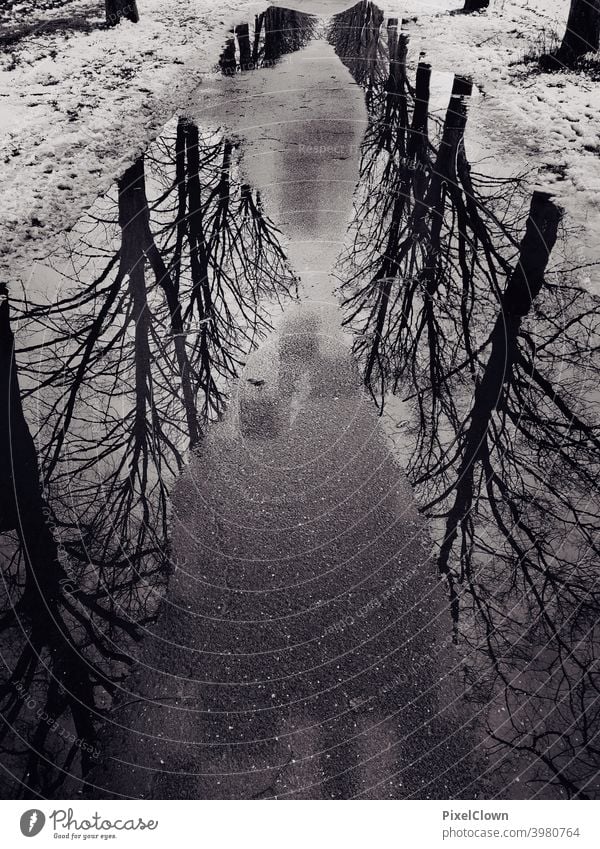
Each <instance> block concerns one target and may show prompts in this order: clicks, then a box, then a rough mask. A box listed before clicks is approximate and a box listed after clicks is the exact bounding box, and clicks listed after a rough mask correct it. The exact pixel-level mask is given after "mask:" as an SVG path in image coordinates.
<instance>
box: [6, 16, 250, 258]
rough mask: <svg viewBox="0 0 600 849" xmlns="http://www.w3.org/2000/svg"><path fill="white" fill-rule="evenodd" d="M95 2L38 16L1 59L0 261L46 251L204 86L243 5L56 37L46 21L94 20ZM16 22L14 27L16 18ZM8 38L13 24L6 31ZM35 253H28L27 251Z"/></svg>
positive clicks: (145, 17) (12, 22)
mask: <svg viewBox="0 0 600 849" xmlns="http://www.w3.org/2000/svg"><path fill="white" fill-rule="evenodd" d="M101 6H102V4H100V6H99V4H98V2H97V0H76V2H74V3H67V4H65V5H63V6H61V7H57V8H56V9H54V10H50V11H48V12H47V13H44V14H43V16H42V17H41V18H38V20H39V28H38V29H36V30H35V32H34V33H32V34H31V35H28V36H26V37H25V38H23V39H21V40H19V41H17V42H16V43H15V44H14V45H13V46H12V47H11V48H9V49H7V50H5V51H4V53H3V54H2V55H1V56H0V150H1V151H2V156H1V160H0V169H1V170H0V183H1V186H2V189H1V204H0V207H1V209H0V233H1V235H0V254H1V255H2V258H3V262H2V264H3V265H4V268H5V269H6V266H7V265H8V264H9V260H11V262H12V260H14V259H16V257H17V256H19V257H22V256H25V257H26V258H29V257H30V256H32V255H33V253H34V250H35V251H36V252H38V253H39V251H40V250H41V251H42V252H43V251H45V250H47V249H48V247H49V239H50V238H51V237H52V235H53V234H54V233H56V232H57V231H59V230H61V229H64V228H65V227H69V226H72V225H73V224H74V223H75V221H77V219H78V217H79V216H80V215H81V213H82V212H83V211H84V210H85V209H86V208H88V207H89V206H90V205H91V203H92V202H93V200H94V198H95V197H96V196H97V195H98V194H100V193H101V192H103V191H105V190H106V189H107V188H108V187H109V186H110V184H111V183H112V181H113V179H114V177H115V176H116V175H117V174H118V173H119V172H121V171H122V170H124V168H125V166H126V165H127V164H128V163H129V162H131V160H133V159H134V158H135V156H136V155H137V154H138V153H139V152H140V151H141V150H142V149H143V147H144V145H145V144H146V143H147V142H148V141H149V140H150V139H151V138H152V137H154V136H155V135H156V134H157V132H158V131H159V130H160V128H161V127H162V125H163V124H164V123H165V122H166V121H167V120H168V119H169V118H170V117H171V116H172V115H173V114H174V113H175V112H176V111H177V110H178V109H179V108H182V107H183V105H184V104H185V103H186V101H187V98H188V97H189V95H190V92H191V91H193V90H194V88H195V87H197V86H198V85H201V84H202V79H203V77H204V76H205V74H206V72H207V71H210V70H211V69H212V66H213V65H214V63H215V62H216V60H217V59H218V56H219V51H220V48H221V46H222V42H223V37H224V34H225V33H226V31H227V28H228V27H229V26H230V25H231V24H232V22H233V21H234V20H238V19H239V18H240V16H242V17H245V15H246V14H247V12H248V10H249V9H251V7H250V6H249V4H248V3H247V2H244V0H223V2H222V3H220V4H219V9H218V11H215V10H214V9H211V5H210V3H209V2H208V0H168V1H167V0H141V2H140V4H139V6H140V10H141V19H140V22H139V23H138V24H132V23H129V22H127V21H125V22H123V23H121V24H120V25H119V26H118V27H116V28H115V29H113V30H105V29H97V30H94V31H92V32H89V33H85V32H81V31H79V30H75V31H66V32H64V31H53V30H52V29H50V28H48V21H49V19H51V18H52V17H53V16H59V15H60V17H66V16H68V14H70V13H72V14H77V15H78V16H79V15H81V13H82V10H85V8H86V7H87V9H88V10H89V19H90V20H94V19H97V20H98V21H100V20H101V13H102V8H101ZM21 20H22V18H21ZM11 24H12V25H13V26H15V25H16V20H15V19H13V20H12V21H11ZM34 240H35V241H36V243H37V244H36V246H35V247H34V246H33V245H32V242H33V241H34Z"/></svg>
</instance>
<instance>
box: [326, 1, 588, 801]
mask: <svg viewBox="0 0 600 849" xmlns="http://www.w3.org/2000/svg"><path fill="white" fill-rule="evenodd" d="M330 39H331V41H332V43H333V44H334V45H335V48H336V51H337V52H338V55H339V56H340V58H341V59H342V61H343V62H344V63H345V64H346V65H347V66H348V68H349V69H350V71H351V73H352V74H353V76H354V78H355V79H356V81H357V83H359V84H360V85H361V86H362V87H363V88H364V90H365V96H366V99H367V104H368V107H369V112H370V125H369V129H368V131H367V134H366V136H365V139H364V142H363V145H362V151H361V180H360V184H359V188H358V191H357V195H356V207H355V220H354V222H353V224H352V228H351V234H350V235H351V239H350V242H349V246H348V249H347V251H346V252H345V254H344V255H343V256H342V257H341V259H340V263H339V268H338V274H339V278H340V281H341V288H340V291H341V294H342V297H343V299H344V308H345V312H346V318H345V322H346V324H347V326H348V327H350V328H351V329H352V331H353V334H354V351H355V354H356V356H357V358H358V360H359V362H360V364H361V369H362V375H363V380H364V384H365V387H366V388H367V389H368V391H369V392H370V394H371V396H372V397H373V400H374V402H375V403H376V404H377V405H378V407H379V409H380V410H381V411H382V413H384V411H387V412H388V416H389V420H390V426H391V427H392V428H395V429H396V433H397V439H396V441H397V444H398V445H399V446H400V451H401V453H402V455H403V457H404V462H405V463H406V467H407V470H408V474H409V478H410V480H411V482H412V483H413V486H414V488H415V492H416V494H417V498H418V501H419V504H420V506H421V510H422V512H423V513H424V514H425V515H426V516H427V517H428V519H429V520H430V526H431V527H432V529H433V532H434V537H435V539H436V541H437V543H438V555H437V568H438V570H439V572H440V574H442V575H444V576H445V577H446V580H447V584H448V593H449V599H450V602H451V606H452V614H453V619H454V626H455V631H456V639H457V641H458V642H459V644H462V645H464V646H465V647H467V646H468V647H469V649H472V650H473V654H472V655H471V658H472V660H470V661H469V664H468V665H466V666H465V669H464V683H465V692H466V694H467V698H469V699H471V700H473V701H475V702H477V703H479V704H481V705H485V706H489V709H487V708H486V720H485V726H486V731H487V734H488V735H489V748H490V751H492V752H493V754H494V758H493V763H494V766H495V767H500V768H501V770H502V775H503V776H505V780H506V781H507V782H510V781H511V780H514V777H515V776H517V777H519V778H520V782H519V784H520V786H518V787H516V788H515V789H514V790H513V793H514V795H515V796H517V797H519V796H521V795H523V794H525V795H535V794H536V793H539V795H540V796H542V797H544V796H546V795H547V794H549V793H550V794H552V793H553V792H555V791H556V792H558V793H559V794H560V795H569V796H571V795H580V796H584V795H586V794H589V795H590V796H595V795H596V794H597V791H598V766H599V759H598V749H597V744H598V739H599V738H598V735H599V732H600V726H599V724H598V713H597V705H598V695H599V690H598V687H599V684H600V679H599V678H598V675H597V657H598V654H597V653H598V630H597V621H598V612H599V602H600V596H599V593H598V566H599V562H598V516H599V507H600V498H599V496H600V490H599V477H598V471H599V469H598V462H599V458H600V455H599V453H598V449H599V448H600V441H599V438H600V431H599V428H598V401H599V395H598V390H597V386H598V374H599V372H598V368H599V365H600V363H599V360H598V342H599V336H598V328H599V319H600V301H599V299H598V298H597V297H596V296H594V295H592V294H590V292H589V282H590V277H589V275H590V273H592V274H595V275H597V268H596V269H593V270H592V271H591V270H590V269H589V268H584V267H581V266H579V263H578V261H577V258H576V253H575V251H574V249H573V248H572V247H571V245H570V244H569V242H568V240H567V239H566V238H565V235H564V230H563V227H562V224H561V221H560V219H561V214H560V210H558V209H557V208H556V206H555V205H553V204H552V202H551V201H549V200H548V199H546V198H545V197H544V196H543V195H537V196H535V198H533V199H532V197H531V194H530V192H528V191H527V190H526V189H525V187H524V181H523V180H522V179H521V178H520V177H519V176H515V177H514V178H506V179H500V178H496V177H494V176H493V174H492V175H490V173H489V172H488V173H487V174H485V173H480V172H478V170H477V168H476V167H473V166H472V165H471V163H470V162H469V159H468V154H467V150H466V149H465V145H464V141H463V136H464V130H465V127H466V123H467V120H468V111H469V100H470V93H471V85H470V82H469V81H468V80H465V79H462V78H460V77H455V80H454V88H453V93H452V96H451V98H450V101H449V104H448V109H447V112H446V115H445V117H444V118H443V120H433V119H432V116H431V115H428V99H429V90H430V80H431V68H430V67H429V65H427V64H426V63H421V64H420V65H419V66H418V68H417V69H416V74H412V73H407V71H406V68H405V64H404V56H405V54H406V48H407V41H406V36H403V35H402V34H401V33H400V34H399V33H398V29H397V26H396V22H395V21H391V22H389V21H388V22H387V23H386V22H384V20H383V15H382V14H381V13H380V12H379V11H378V10H377V8H376V7H374V6H373V5H372V4H369V3H363V4H359V5H358V6H355V7H353V9H351V10H349V11H348V12H345V13H342V14H340V15H338V16H337V17H336V19H335V22H334V24H333V26H332V27H331V30H330ZM528 214H529V215H530V218H529V221H528V222H527V225H526V219H527V216H528ZM586 278H587V280H586ZM398 400H399V401H400V402H401V403H400V404H398V403H397V402H398ZM388 407H389V410H388Z"/></svg>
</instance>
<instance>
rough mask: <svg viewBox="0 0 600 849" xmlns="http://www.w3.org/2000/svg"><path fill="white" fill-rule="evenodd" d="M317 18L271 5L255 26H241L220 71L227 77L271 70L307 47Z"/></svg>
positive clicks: (225, 52) (234, 33) (233, 32)
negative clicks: (242, 72) (289, 54)
mask: <svg viewBox="0 0 600 849" xmlns="http://www.w3.org/2000/svg"><path fill="white" fill-rule="evenodd" d="M316 28H317V18H316V17H315V16H314V15H307V14H305V13H303V12H298V11H296V10H294V9H285V8H281V7H280V6H269V7H268V8H267V9H266V10H265V11H264V12H261V13H260V14H258V15H255V17H254V21H253V23H251V24H250V23H242V24H238V25H237V26H235V27H234V28H233V29H232V30H231V35H230V37H229V38H228V39H227V43H226V45H225V47H224V48H223V52H222V53H221V57H220V59H219V69H220V71H221V73H222V74H224V75H226V76H233V75H235V74H237V73H239V72H240V71H253V70H256V69H257V68H271V67H273V66H274V65H276V64H277V63H278V62H279V61H280V60H281V59H282V58H283V57H284V56H286V55H287V54H288V53H294V52H295V51H297V50H301V49H302V48H303V47H305V46H306V45H307V44H308V42H309V41H310V39H311V38H312V37H313V36H314V34H315V32H316Z"/></svg>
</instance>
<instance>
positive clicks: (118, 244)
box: [3, 118, 296, 793]
mask: <svg viewBox="0 0 600 849" xmlns="http://www.w3.org/2000/svg"><path fill="white" fill-rule="evenodd" d="M237 159H238V151H237V148H236V145H235V143H234V142H233V141H232V140H231V139H230V138H228V137H227V136H226V135H224V134H223V132H221V131H220V130H218V129H215V130H208V129H200V128H199V127H198V126H197V125H196V124H195V123H193V122H192V121H191V120H188V119H184V118H182V119H179V120H175V121H173V122H171V124H170V125H169V126H168V127H167V128H165V131H164V133H163V134H162V135H161V136H160V138H159V139H158V140H157V141H156V142H155V143H154V144H152V145H151V146H150V147H149V148H148V150H147V151H146V153H145V154H144V155H143V156H142V157H140V158H139V159H138V160H137V161H136V162H134V164H133V165H131V166H130V167H129V168H128V169H127V170H126V172H125V173H124V174H123V176H122V177H121V179H120V180H119V182H118V184H117V185H116V186H115V188H114V190H113V191H112V192H110V193H109V194H108V195H107V196H106V197H103V198H100V199H99V200H98V201H97V203H96V204H95V205H94V207H93V208H92V209H91V210H90V212H89V213H88V214H87V215H86V216H85V217H84V218H83V219H82V220H81V221H80V222H79V224H78V225H77V227H76V228H75V230H74V231H73V232H72V233H70V234H67V235H66V236H65V237H64V238H63V239H62V240H59V241H58V243H57V245H56V248H55V250H54V251H53V255H52V257H51V258H50V259H49V261H48V264H47V265H41V264H40V265H38V266H36V267H35V268H34V270H33V272H32V274H31V277H30V279H29V281H28V284H27V286H26V294H27V298H26V300H20V299H19V298H18V297H16V296H14V295H12V296H11V299H10V308H11V312H12V323H13V326H14V327H15V335H16V366H17V371H16V375H15V377H17V376H18V381H19V383H20V387H21V397H22V403H23V410H24V414H25V416H26V420H27V421H28V423H29V427H30V430H31V434H32V437H33V443H29V442H28V441H27V440H25V441H24V443H23V444H22V445H20V444H19V445H17V443H16V442H15V443H14V445H13V456H12V459H11V463H12V469H14V474H15V475H16V476H18V477H19V478H22V479H23V481H27V480H29V482H30V486H31V492H30V493H29V494H27V492H20V493H19V496H20V497H19V509H20V511H21V512H22V511H25V512H26V513H27V514H31V515H27V520H26V522H25V524H24V525H22V527H21V530H20V531H19V532H17V531H15V532H14V533H13V532H12V531H10V532H9V533H8V534H7V536H6V537H5V538H4V540H3V543H4V545H3V553H4V559H5V567H6V575H7V577H6V579H5V584H4V593H5V598H6V597H7V596H9V597H11V598H14V597H15V596H14V594H17V597H18V594H19V593H20V586H21V585H22V583H23V581H25V595H24V596H23V599H22V602H21V615H22V617H23V618H24V619H27V618H28V616H29V615H31V612H30V606H31V605H36V607H37V606H39V599H38V600H37V601H36V592H35V589H34V586H30V582H32V581H35V580H36V578H34V576H36V575H37V574H38V571H39V568H40V565H39V563H37V561H36V560H35V558H37V557H41V558H43V560H44V569H45V570H47V571H50V572H52V570H48V565H49V562H53V563H54V564H55V566H56V569H55V572H56V575H55V582H56V583H55V586H53V587H51V588H47V589H46V596H47V598H48V599H49V602H48V605H49V614H50V616H51V618H52V622H51V623H50V624H49V625H48V626H47V627H48V628H49V629H50V631H49V633H46V634H44V633H41V634H40V636H39V640H40V643H39V648H38V651H37V653H36V654H34V655H33V656H32V657H31V658H30V659H29V660H28V663H29V664H30V674H29V676H28V677H27V678H26V679H25V683H24V684H23V687H24V692H23V693H20V692H15V694H14V696H13V697H12V698H9V700H8V705H7V709H8V712H9V715H10V716H11V717H12V719H11V721H12V725H13V727H14V728H15V730H16V732H17V733H19V732H23V733H25V734H37V735H38V736H37V740H38V743H37V750H38V753H37V755H36V756H35V757H32V759H30V761H29V762H28V763H27V765H26V767H25V768H22V767H20V766H19V764H20V761H19V759H18V758H17V759H16V767H15V771H16V772H17V774H19V772H20V771H21V772H22V770H23V769H25V770H26V773H27V774H26V775H23V778H24V780H29V781H31V783H32V785H35V786H36V787H38V788H39V789H40V790H41V792H44V793H50V792H53V790H52V788H53V787H55V786H56V787H58V786H60V784H61V780H62V778H63V776H61V775H60V773H59V774H57V772H56V770H55V769H54V768H52V767H50V766H49V764H53V763H56V764H57V765H58V766H59V767H62V766H64V767H65V768H69V765H70V768H71V769H77V768H80V769H81V770H82V771H83V772H86V771H87V770H88V769H89V768H90V765H91V763H92V761H91V760H90V756H88V755H86V750H85V749H84V748H82V747H79V748H77V747H76V748H74V749H72V750H71V749H70V748H67V749H66V751H63V748H64V740H63V739H62V738H61V737H60V736H57V735H56V734H50V733H49V731H48V728H47V726H46V725H44V723H43V722H41V724H40V725H37V726H36V724H35V723H33V728H32V722H31V719H32V717H31V714H30V711H29V710H28V709H27V704H28V700H34V701H35V703H36V704H38V703H40V704H43V703H44V700H45V699H47V698H50V697H51V698H52V699H53V705H52V707H53V710H54V712H55V714H56V719H57V722H59V723H60V724H61V727H62V726H64V727H65V728H66V729H68V733H69V734H70V735H71V736H72V738H73V740H75V739H76V738H81V737H82V736H83V739H84V740H90V739H92V740H93V739H94V736H95V735H94V733H93V723H95V722H96V721H97V720H98V718H99V713H98V711H100V710H103V709H106V708H107V707H108V705H109V704H110V701H111V699H112V697H113V696H114V695H115V693H116V692H118V689H119V685H120V681H121V679H122V677H123V674H124V668H123V664H124V663H125V661H126V659H127V655H128V654H129V653H132V656H135V652H136V649H135V643H136V641H138V640H139V639H141V637H142V636H143V635H144V633H145V632H146V630H147V628H148V626H149V625H151V624H152V623H153V622H154V620H155V618H156V615H157V611H158V608H159V605H160V602H161V599H162V597H163V595H164V592H165V587H166V581H167V577H168V574H169V571H170V539H171V517H170V491H171V486H172V484H173V481H174V480H175V478H176V477H177V476H178V475H179V474H180V473H181V471H182V469H183V468H184V466H185V465H186V463H187V459H188V456H189V450H190V448H191V449H193V448H195V447H196V446H197V445H198V444H199V442H200V440H201V438H202V436H203V434H204V433H205V430H206V428H207V426H208V424H209V423H210V422H211V421H215V420H217V419H218V418H219V417H220V416H221V414H222V412H223V409H224V407H225V404H226V400H227V396H228V392H229V390H230V388H231V384H232V381H233V380H234V378H236V377H237V376H238V374H239V373H240V371H241V370H242V368H243V366H244V363H245V360H246V357H247V355H248V354H249V352H250V351H251V350H252V349H253V348H254V347H256V345H257V344H258V343H259V341H260V340H261V339H262V338H264V336H265V334H266V333H267V331H268V330H269V329H270V327H271V316H272V315H274V314H275V313H277V312H278V311H280V309H281V305H282V304H283V303H284V302H285V301H287V300H289V299H290V298H292V297H295V294H296V278H295V276H294V275H293V274H292V273H291V271H290V269H289V267H288V264H287V261H286V257H285V254H284V251H283V248H282V246H281V244H280V241H279V234H278V231H277V230H276V228H275V227H274V225H273V223H272V221H271V220H270V219H269V217H268V215H267V214H266V212H265V210H264V208H263V203H262V199H261V196H260V193H259V192H257V191H256V190H255V189H254V188H253V187H251V186H250V185H249V184H248V183H246V182H244V180H243V179H242V177H241V175H240V171H239V167H238V164H237ZM3 308H4V309H5V310H6V311H7V310H8V303H7V302H6V300H5V301H4V305H3ZM5 320H6V321H8V312H7V313H6V316H5ZM6 373H7V374H8V373H9V371H8V369H7V372H6ZM13 392H14V393H16V392H18V389H17V387H16V386H15V387H14V388H13ZM15 397H16V396H15ZM14 426H15V424H14V423H13V427H14ZM32 463H33V464H34V465H33V467H32V465H31V464H32ZM35 464H39V468H40V471H41V475H42V480H43V490H42V492H41V494H37V495H35V490H36V486H35V482H34V481H32V480H31V475H29V477H28V473H27V470H28V469H31V468H33V469H35ZM32 499H34V500H33V502H32ZM3 508H4V509H3V522H4V524H5V526H7V527H8V529H12V528H13V527H17V528H18V523H17V520H16V516H15V515H14V505H13V504H12V501H11V499H7V503H6V504H3ZM28 523H31V524H28ZM50 530H51V533H49V531H50ZM38 534H43V538H44V540H45V543H46V548H45V549H44V550H43V551H40V552H38V551H37V549H36V547H35V545H34V544H33V539H34V538H35V536H32V535H38ZM29 595H31V596H32V598H31V599H29ZM28 611H29V612H28ZM37 618H39V620H40V623H42V622H45V618H46V617H45V616H42V614H41V613H39V614H38V617H37ZM57 628H58V630H59V631H62V632H63V633H64V634H66V633H68V634H70V635H71V636H69V640H68V642H67V644H66V645H65V643H64V640H61V638H60V635H59V634H57V633H56V629H57ZM27 651H28V650H27V648H26V649H25V655H24V656H27ZM47 651H50V652H55V653H56V654H57V655H58V657H56V658H55V660H54V661H53V663H54V664H56V665H61V664H63V665H64V668H65V673H64V675H65V676H67V683H68V681H69V680H70V678H71V676H73V675H74V674H77V675H78V676H79V677H80V679H81V680H80V681H79V682H77V687H75V683H74V682H71V683H72V684H73V687H74V690H73V692H75V693H76V694H77V696H78V697H79V698H80V699H81V700H82V702H83V704H81V705H78V704H77V702H76V701H75V702H74V701H73V699H74V698H75V696H73V697H71V696H70V692H72V691H70V690H69V688H68V687H66V688H65V692H64V693H62V694H58V693H54V694H52V692H51V693H50V696H49V695H48V694H47V693H46V692H45V685H44V683H43V680H42V678H40V670H42V669H43V666H44V664H45V662H46V661H45V659H44V656H45V652H47ZM72 652H75V653H76V654H77V655H80V656H81V661H80V662H77V664H74V663H70V662H69V661H68V656H69V654H70V653H72ZM24 656H22V657H21V661H20V662H21V663H23V662H24V661H23V657H24ZM13 661H14V662H15V663H17V664H18V662H19V659H18V655H15V657H14V658H13ZM55 674H56V672H55ZM82 688H84V689H85V693H82V692H81V689H82ZM92 694H93V695H92ZM40 728H41V729H42V732H44V733H43V734H42V733H41V732H40ZM66 733H67V732H65V735H66ZM86 745H87V744H86ZM89 745H90V746H92V743H90V744H89ZM94 751H95V750H94ZM81 757H83V761H82V762H81V763H80V762H79V759H80V758H81ZM73 762H75V765H74V764H73ZM77 764H79V767H77Z"/></svg>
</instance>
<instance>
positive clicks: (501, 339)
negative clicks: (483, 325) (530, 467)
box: [438, 192, 562, 622]
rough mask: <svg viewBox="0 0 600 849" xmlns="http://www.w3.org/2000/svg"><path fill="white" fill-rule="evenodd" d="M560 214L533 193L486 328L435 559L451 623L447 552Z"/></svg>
mask: <svg viewBox="0 0 600 849" xmlns="http://www.w3.org/2000/svg"><path fill="white" fill-rule="evenodd" d="M561 214H562V213H561V210H560V209H559V208H558V207H557V206H556V205H555V204H554V203H553V201H552V198H551V196H550V195H548V194H546V193H544V192H535V193H534V195H533V198H532V201H531V208H530V212H529V217H528V220H527V227H526V231H525V236H524V238H523V241H522V242H521V249H520V255H519V260H518V263H517V265H516V267H515V269H514V271H513V273H512V275H511V277H510V279H509V281H508V285H507V287H506V290H505V292H504V295H503V298H502V302H501V308H500V311H499V314H498V318H497V320H496V324H495V326H494V328H493V330H492V335H491V353H490V357H489V360H488V363H487V366H486V368H485V371H484V373H483V376H482V378H481V380H480V381H479V383H478V385H477V387H476V390H475V396H474V401H473V408H472V410H471V415H470V425H469V427H468V430H467V433H466V436H465V441H464V448H463V452H462V459H461V463H460V468H459V471H458V473H457V475H456V479H457V481H458V484H457V486H456V496H455V499H454V503H453V505H452V507H451V509H450V512H449V514H448V519H447V522H446V532H445V537H444V541H443V543H442V546H441V548H440V554H439V558H438V568H439V570H440V572H441V573H442V574H444V575H447V576H448V578H449V581H450V589H451V603H452V614H453V618H454V620H455V622H456V621H457V620H458V595H457V594H456V592H455V589H454V584H453V580H452V577H451V575H450V555H451V551H452V549H453V547H454V543H455V542H456V539H457V537H458V532H459V528H460V527H461V524H462V523H463V522H465V521H468V517H469V512H470V510H471V506H472V503H473V497H474V490H475V487H474V483H473V477H474V472H475V465H476V463H477V462H479V461H480V460H485V459H486V456H487V451H488V443H487V432H488V428H489V426H490V421H491V417H492V412H493V411H494V409H496V407H497V406H498V405H499V404H500V403H501V399H502V390H503V386H504V384H505V383H506V382H507V381H508V380H509V378H510V375H511V373H512V369H513V364H514V360H515V357H516V355H517V335H518V332H519V328H520V325H521V321H522V319H523V317H524V316H526V315H527V313H528V312H529V310H530V309H531V306H532V304H533V302H534V300H535V298H536V297H537V296H538V295H539V293H540V290H541V288H542V284H543V282H544V272H545V270H546V266H547V264H548V260H549V258H550V253H551V251H552V248H553V247H554V244H555V242H556V238H557V234H558V225H559V222H560V219H561Z"/></svg>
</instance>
